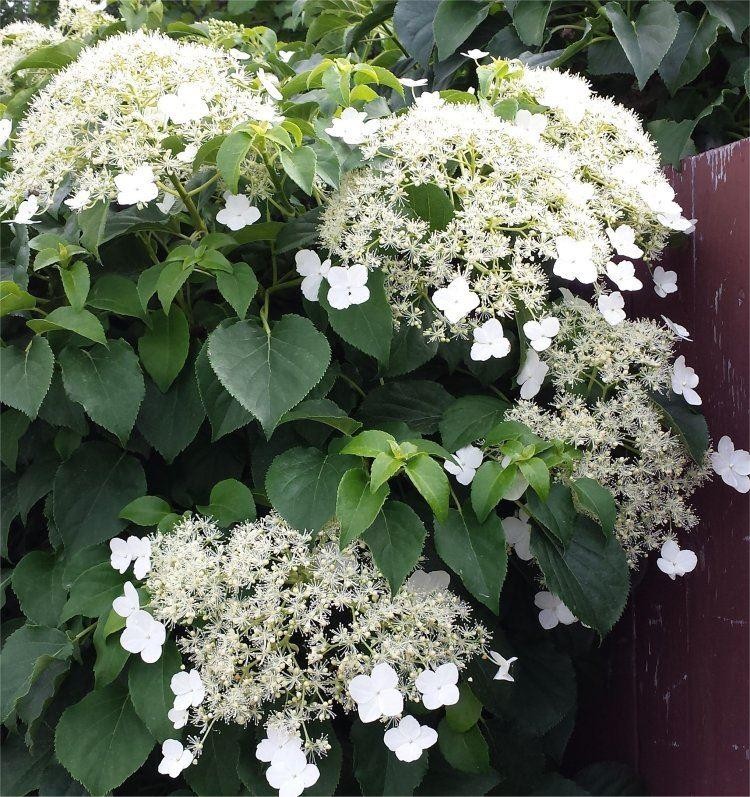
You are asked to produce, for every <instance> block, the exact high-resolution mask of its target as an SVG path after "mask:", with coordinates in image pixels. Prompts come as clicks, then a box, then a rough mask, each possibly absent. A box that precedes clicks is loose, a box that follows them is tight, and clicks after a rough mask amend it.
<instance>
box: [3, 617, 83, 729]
mask: <svg viewBox="0 0 750 797" xmlns="http://www.w3.org/2000/svg"><path fill="white" fill-rule="evenodd" d="M72 653H73V645H72V643H71V641H70V640H69V639H68V637H67V636H66V635H65V634H64V633H63V632H62V631H58V630H57V629H56V628H46V627H45V626H39V625H23V626H21V627H20V628H19V629H18V630H17V631H14V632H13V633H12V634H11V635H10V636H9V637H8V638H7V639H6V640H5V644H4V645H3V649H2V653H0V669H1V670H2V673H3V677H2V681H1V682H0V721H2V722H5V720H6V719H7V718H8V717H9V716H10V714H11V712H12V711H13V709H14V708H15V705H16V702H17V701H18V700H19V699H20V698H22V697H24V695H26V694H28V691H29V689H30V688H31V685H32V684H33V683H34V681H36V679H37V678H38V677H39V676H40V675H41V674H42V672H44V670H45V669H46V668H47V667H48V666H49V665H50V663H51V662H53V661H67V659H69V658H70V656H71V655H72Z"/></svg>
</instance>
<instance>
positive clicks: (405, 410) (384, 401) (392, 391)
mask: <svg viewBox="0 0 750 797" xmlns="http://www.w3.org/2000/svg"><path fill="white" fill-rule="evenodd" d="M452 402H453V396H451V394H450V393H448V391H447V390H446V389H445V388H444V387H443V386H442V385H439V384H438V383H437V382H430V381H428V380H425V379H421V380H404V381H401V382H389V383H387V384H385V385H383V386H382V387H378V388H376V389H375V390H373V391H371V392H370V393H368V395H367V398H366V399H365V400H364V401H363V402H362V406H361V407H360V415H361V417H362V418H363V419H366V420H367V423H368V425H369V426H380V425H382V424H385V423H389V422H391V421H400V422H402V423H405V424H406V425H407V426H408V427H409V428H410V429H413V430H414V431H415V432H419V433H420V434H432V433H433V432H435V431H437V428H438V424H439V423H440V419H441V418H442V416H443V412H444V411H445V410H446V408H447V407H448V405H449V404H451V403H452Z"/></svg>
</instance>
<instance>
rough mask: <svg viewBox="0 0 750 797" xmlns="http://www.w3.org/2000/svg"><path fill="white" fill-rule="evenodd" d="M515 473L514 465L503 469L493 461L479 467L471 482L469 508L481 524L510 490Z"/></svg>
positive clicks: (516, 469) (489, 460)
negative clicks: (470, 507)
mask: <svg viewBox="0 0 750 797" xmlns="http://www.w3.org/2000/svg"><path fill="white" fill-rule="evenodd" d="M517 473H518V468H517V467H516V466H515V465H513V464H510V465H508V467H507V468H504V467H503V466H502V465H501V464H500V463H499V462H497V461H495V460H494V459H488V460H487V461H486V462H483V463H482V464H481V465H480V467H479V469H478V470H477V472H476V475H475V476H474V478H473V479H472V482H471V506H472V508H473V509H474V512H475V514H476V516H477V518H478V519H479V521H480V522H481V523H483V522H484V521H485V519H486V518H487V516H488V515H489V514H490V512H492V510H493V509H494V508H495V507H496V506H497V505H498V504H499V503H500V501H501V500H502V499H503V496H504V495H505V493H507V492H508V490H509V489H510V488H511V486H512V484H513V481H514V479H515V478H516V474H517Z"/></svg>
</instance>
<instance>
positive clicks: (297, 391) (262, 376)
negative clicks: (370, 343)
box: [208, 315, 331, 437]
mask: <svg viewBox="0 0 750 797" xmlns="http://www.w3.org/2000/svg"><path fill="white" fill-rule="evenodd" d="M208 358H209V360H210V362H211V367H212V368H213V369H214V371H215V372H216V375H217V376H218V377H219V380H220V381H221V383H222V384H223V385H224V387H225V388H226V389H227V390H228V391H229V393H230V394H231V395H232V396H234V398H236V399H237V401H239V402H240V404H242V406H243V407H245V409H247V410H248V411H249V412H251V413H252V414H253V415H254V416H255V417H256V418H257V419H258V420H259V421H260V422H261V425H262V426H263V430H264V431H265V433H266V436H267V437H270V436H271V433H272V432H273V430H274V429H275V428H276V426H277V424H278V422H279V420H280V419H281V417H282V416H283V415H284V413H285V412H287V411H288V410H290V409H291V408H292V407H294V406H295V405H296V404H298V403H299V402H300V401H302V399H303V398H304V397H305V396H306V395H307V394H308V393H309V392H310V390H312V388H313V387H315V385H316V384H317V383H318V382H319V381H320V380H321V378H322V376H323V374H324V373H325V372H326V368H328V363H329V362H330V359H331V350H330V348H329V346H328V341H327V340H326V338H325V335H323V334H321V333H320V332H318V330H317V329H315V327H314V326H313V324H312V323H311V322H310V321H309V320H308V319H306V318H301V317H300V316H295V315H287V316H284V317H283V318H282V319H281V320H280V321H278V322H277V323H276V324H275V325H274V327H273V329H272V331H271V335H270V336H268V335H266V333H265V331H264V330H263V328H262V327H259V326H257V325H256V324H253V323H251V322H248V321H239V322H237V323H236V324H232V325H231V326H226V327H219V328H218V329H216V330H214V332H212V333H211V335H210V336H209V339H208Z"/></svg>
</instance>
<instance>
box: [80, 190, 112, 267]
mask: <svg viewBox="0 0 750 797" xmlns="http://www.w3.org/2000/svg"><path fill="white" fill-rule="evenodd" d="M108 219H109V202H106V201H100V202H96V203H95V204H93V205H92V206H91V207H90V208H86V209H85V210H81V211H79V212H78V213H77V214H76V222H77V223H78V226H79V228H80V230H81V245H82V246H85V247H86V249H88V251H89V252H92V253H93V254H95V255H96V256H97V257H98V256H99V247H100V246H101V245H102V243H104V239H105V232H104V231H105V228H106V226H107V221H108Z"/></svg>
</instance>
